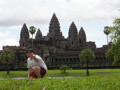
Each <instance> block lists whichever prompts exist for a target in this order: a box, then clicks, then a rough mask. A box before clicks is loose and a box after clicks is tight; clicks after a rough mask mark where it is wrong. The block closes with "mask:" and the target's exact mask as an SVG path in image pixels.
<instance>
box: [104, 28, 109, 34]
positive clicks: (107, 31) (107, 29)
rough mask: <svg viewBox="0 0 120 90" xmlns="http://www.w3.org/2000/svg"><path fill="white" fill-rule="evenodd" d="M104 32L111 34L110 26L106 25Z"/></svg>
mask: <svg viewBox="0 0 120 90" xmlns="http://www.w3.org/2000/svg"><path fill="white" fill-rule="evenodd" d="M104 33H105V34H106V35H109V34H110V29H109V26H105V27H104Z"/></svg>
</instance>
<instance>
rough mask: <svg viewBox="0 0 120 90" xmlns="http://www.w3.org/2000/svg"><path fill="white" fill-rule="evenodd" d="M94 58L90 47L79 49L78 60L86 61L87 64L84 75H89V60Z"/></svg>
mask: <svg viewBox="0 0 120 90" xmlns="http://www.w3.org/2000/svg"><path fill="white" fill-rule="evenodd" d="M94 58H95V55H94V53H93V52H92V50H91V49H83V50H82V51H81V53H80V54H79V59H80V61H83V62H85V63H86V66H87V72H86V75H87V76H89V70H88V67H89V66H88V65H89V62H91V61H94Z"/></svg>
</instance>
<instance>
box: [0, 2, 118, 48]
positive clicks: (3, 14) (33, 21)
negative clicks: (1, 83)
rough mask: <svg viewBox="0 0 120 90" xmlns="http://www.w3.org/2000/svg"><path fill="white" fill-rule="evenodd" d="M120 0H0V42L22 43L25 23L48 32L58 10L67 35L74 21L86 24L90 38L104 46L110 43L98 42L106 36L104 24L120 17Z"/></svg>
mask: <svg viewBox="0 0 120 90" xmlns="http://www.w3.org/2000/svg"><path fill="white" fill-rule="evenodd" d="M119 3H120V0H104V1H103V0H0V38H1V39H0V40H1V43H0V45H12V44H14V45H15V44H16V45H18V44H19V38H20V30H21V28H22V25H23V24H24V23H26V24H27V26H28V27H29V26H31V25H34V26H35V27H37V28H40V30H41V32H42V33H43V34H44V35H46V34H47V33H48V30H49V23H50V19H51V17H52V15H53V13H56V16H57V18H58V20H59V23H60V26H61V30H62V33H63V35H65V37H67V36H68V30H69V26H70V24H71V22H72V21H74V22H75V24H76V26H77V28H78V30H79V29H80V27H83V28H85V31H86V34H87V38H88V40H90V41H94V40H95V42H96V43H97V45H98V46H100V45H102V44H104V43H106V42H104V41H103V42H102V41H101V44H98V43H99V41H100V40H98V39H99V38H102V39H104V38H105V37H104V36H103V35H104V33H103V28H104V26H106V25H111V24H112V22H113V20H114V18H117V17H119V13H120V12H119V11H118V10H119V9H120V8H119ZM97 30H99V32H98V31H97ZM91 32H94V33H91ZM95 34H96V35H99V37H98V36H95ZM95 37H96V38H95ZM15 38H16V39H15ZM8 41H10V42H11V43H7V42H8ZM13 41H14V42H13Z"/></svg>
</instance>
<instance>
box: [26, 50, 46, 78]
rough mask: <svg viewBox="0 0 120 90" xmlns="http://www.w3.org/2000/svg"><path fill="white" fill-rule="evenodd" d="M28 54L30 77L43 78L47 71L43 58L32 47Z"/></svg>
mask: <svg viewBox="0 0 120 90" xmlns="http://www.w3.org/2000/svg"><path fill="white" fill-rule="evenodd" d="M27 56H28V59H27V68H28V78H42V77H43V76H44V75H45V74H46V72H47V66H46V64H45V62H44V61H43V59H42V58H41V57H40V56H39V55H36V54H34V52H33V50H32V49H28V52H27Z"/></svg>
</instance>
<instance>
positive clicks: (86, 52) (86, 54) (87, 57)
mask: <svg viewBox="0 0 120 90" xmlns="http://www.w3.org/2000/svg"><path fill="white" fill-rule="evenodd" d="M94 58H95V55H94V53H93V52H92V50H91V49H83V50H82V51H81V53H80V54H79V59H80V61H83V62H87V61H88V62H91V61H94Z"/></svg>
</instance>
